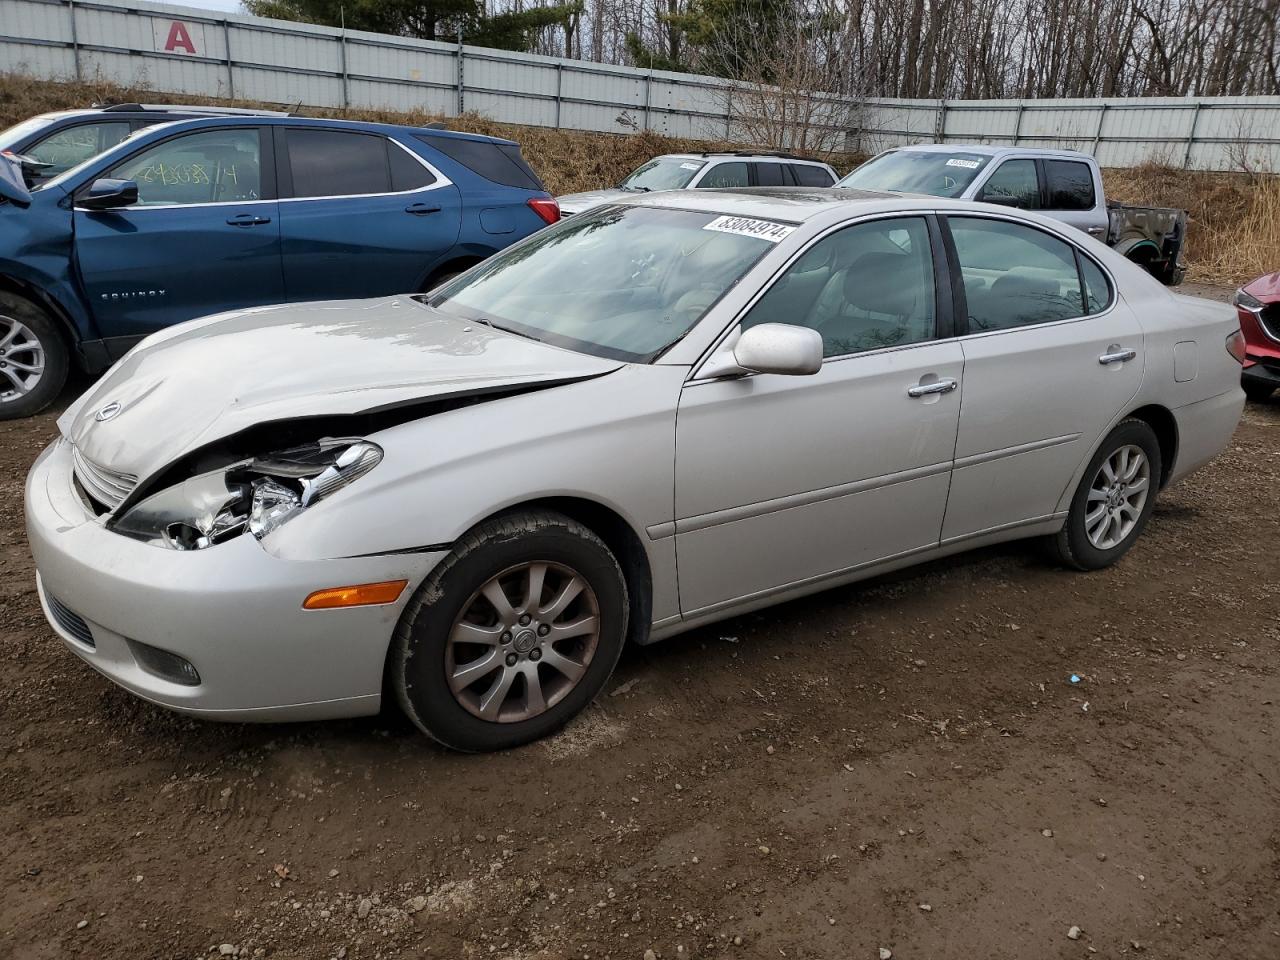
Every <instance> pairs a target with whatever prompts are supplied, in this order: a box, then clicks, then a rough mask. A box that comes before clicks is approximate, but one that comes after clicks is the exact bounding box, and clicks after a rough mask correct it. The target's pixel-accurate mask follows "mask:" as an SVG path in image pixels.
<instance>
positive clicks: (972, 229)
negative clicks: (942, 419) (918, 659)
mask: <svg viewBox="0 0 1280 960" xmlns="http://www.w3.org/2000/svg"><path fill="white" fill-rule="evenodd" d="M945 224H946V225H947V226H948V227H949V230H950V238H951V242H952V244H953V251H952V252H953V254H954V258H955V261H956V264H957V266H958V269H959V274H960V278H961V280H962V284H961V286H962V292H963V296H964V300H965V308H964V311H963V312H964V315H965V325H964V327H963V328H962V329H961V330H960V331H959V332H960V333H961V337H960V340H959V343H960V345H961V346H962V347H963V349H964V404H963V406H962V408H961V411H960V428H959V433H958V436H957V439H956V462H955V469H954V471H953V473H952V477H951V492H950V494H949V497H948V500H947V515H946V521H945V523H944V524H943V530H942V540H943V543H947V542H950V541H955V540H963V539H965V538H967V537H973V536H979V535H981V534H983V533H988V532H993V531H995V530H999V529H1002V528H1007V527H1017V526H1019V525H1023V524H1028V523H1032V522H1035V521H1038V520H1045V519H1048V518H1051V517H1052V516H1053V515H1054V513H1055V511H1056V509H1057V504H1058V502H1059V501H1060V500H1061V498H1062V495H1063V493H1064V492H1065V491H1066V489H1067V487H1068V484H1069V482H1070V481H1071V479H1072V477H1073V475H1074V472H1075V470H1076V469H1077V467H1078V466H1079V465H1080V464H1081V462H1082V461H1083V460H1084V459H1085V458H1086V457H1088V456H1089V455H1090V454H1091V453H1092V451H1093V450H1094V448H1095V447H1096V446H1097V444H1098V442H1099V440H1100V439H1101V438H1102V435H1103V433H1104V432H1105V431H1106V430H1107V429H1108V428H1109V427H1110V425H1111V424H1112V423H1113V422H1114V421H1115V419H1116V418H1117V417H1118V416H1119V415H1120V414H1122V413H1123V412H1124V410H1125V407H1126V405H1127V404H1128V403H1129V402H1130V401H1131V400H1132V399H1133V397H1134V395H1135V394H1136V393H1137V391H1138V387H1139V385H1140V384H1141V381H1142V371H1143V337H1142V329H1141V327H1140V326H1139V324H1138V320H1137V318H1136V317H1135V316H1134V314H1133V313H1132V311H1130V310H1129V308H1128V307H1127V306H1125V304H1124V303H1123V302H1122V301H1120V300H1119V298H1118V297H1117V296H1116V295H1115V293H1114V290H1113V288H1112V287H1111V286H1110V284H1109V281H1108V279H1107V276H1106V274H1105V272H1104V271H1103V270H1102V269H1101V268H1100V267H1099V266H1098V264H1097V263H1096V262H1094V261H1093V260H1092V259H1091V258H1089V257H1088V256H1087V255H1085V254H1083V253H1081V252H1080V251H1079V250H1077V248H1076V247H1075V246H1074V245H1072V244H1069V243H1067V242H1066V241H1065V240H1063V239H1061V238H1060V237H1057V236H1055V235H1054V234H1052V233H1049V232H1048V231H1045V230H1041V229H1039V228H1037V227H1033V226H1031V225H1029V224H1026V223H1021V222H1015V221H1013V220H1006V219H1003V218H998V217H981V216H951V217H947V218H945ZM1082 288H1083V292H1082Z"/></svg>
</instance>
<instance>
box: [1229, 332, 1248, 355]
mask: <svg viewBox="0 0 1280 960" xmlns="http://www.w3.org/2000/svg"><path fill="white" fill-rule="evenodd" d="M1227 353H1229V354H1231V356H1233V357H1235V359H1236V363H1244V334H1243V333H1241V332H1240V331H1239V330H1236V331H1235V332H1234V333H1230V334H1228V335H1227Z"/></svg>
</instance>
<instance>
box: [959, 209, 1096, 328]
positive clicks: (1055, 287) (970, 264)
mask: <svg viewBox="0 0 1280 960" xmlns="http://www.w3.org/2000/svg"><path fill="white" fill-rule="evenodd" d="M947 222H948V224H949V225H950V227H951V236H952V238H953V240H954V241H955V248H956V257H957V259H958V260H959V261H960V274H961V277H962V279H963V282H964V293H965V300H966V301H967V303H968V317H969V332H970V333H976V332H978V331H982V330H1008V329H1011V328H1013V327H1024V326H1027V325H1028V324H1033V323H1047V322H1049V321H1051V320H1066V319H1069V318H1071V317H1078V316H1081V315H1082V314H1083V313H1084V310H1083V309H1082V306H1081V297H1080V274H1079V273H1078V272H1077V271H1076V257H1075V248H1073V247H1072V246H1071V245H1070V244H1068V243H1065V242H1064V241H1062V240H1059V239H1058V238H1057V237H1054V236H1051V235H1049V234H1047V233H1045V232H1043V231H1041V230H1037V229H1035V228H1034V227H1028V226H1024V225H1023V224H1019V223H1010V222H1008V221H1007V220H984V219H979V218H977V217H948V218H947ZM1105 289H1106V287H1105V281H1104V286H1103V290H1105Z"/></svg>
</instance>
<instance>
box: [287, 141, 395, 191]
mask: <svg viewBox="0 0 1280 960" xmlns="http://www.w3.org/2000/svg"><path fill="white" fill-rule="evenodd" d="M285 138H286V139H287V141H288V143H289V169H290V171H291V172H292V173H293V194H292V195H293V196H295V197H350V196H357V195H360V194H370V193H390V192H391V171H390V167H389V165H388V161H387V141H386V138H384V137H379V136H374V135H372V134H367V133H347V132H345V131H341V130H320V129H301V128H296V127H291V128H289V129H288V130H286V131H285Z"/></svg>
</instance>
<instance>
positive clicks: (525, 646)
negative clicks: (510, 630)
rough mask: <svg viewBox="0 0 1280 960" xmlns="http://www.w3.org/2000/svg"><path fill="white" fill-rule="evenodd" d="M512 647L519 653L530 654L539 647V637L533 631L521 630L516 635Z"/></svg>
mask: <svg viewBox="0 0 1280 960" xmlns="http://www.w3.org/2000/svg"><path fill="white" fill-rule="evenodd" d="M512 645H513V646H514V647H515V648H516V651H517V652H518V653H528V652H529V651H530V650H532V649H533V648H534V647H536V646H537V645H538V635H537V634H536V633H534V632H533V631H532V630H529V629H525V630H521V631H520V632H519V633H517V634H516V635H515V638H514V640H513V641H512Z"/></svg>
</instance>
